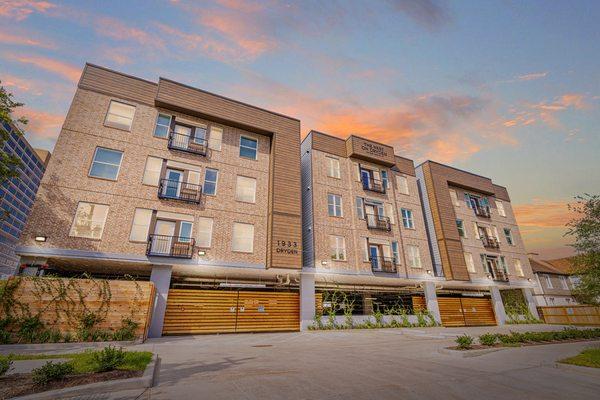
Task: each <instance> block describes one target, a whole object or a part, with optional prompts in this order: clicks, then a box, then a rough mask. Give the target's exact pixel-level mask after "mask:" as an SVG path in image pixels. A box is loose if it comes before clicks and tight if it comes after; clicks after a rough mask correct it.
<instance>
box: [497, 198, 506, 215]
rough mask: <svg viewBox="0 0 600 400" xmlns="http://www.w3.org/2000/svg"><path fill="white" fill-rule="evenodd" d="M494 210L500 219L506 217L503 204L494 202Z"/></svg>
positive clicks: (498, 201)
mask: <svg viewBox="0 0 600 400" xmlns="http://www.w3.org/2000/svg"><path fill="white" fill-rule="evenodd" d="M496 209H497V210H498V214H499V215H500V216H501V217H506V211H504V204H503V203H502V202H501V201H500V200H496Z"/></svg>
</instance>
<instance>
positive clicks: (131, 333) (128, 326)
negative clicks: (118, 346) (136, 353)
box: [113, 318, 140, 341]
mask: <svg viewBox="0 0 600 400" xmlns="http://www.w3.org/2000/svg"><path fill="white" fill-rule="evenodd" d="M139 325H140V324H139V323H137V322H135V321H132V320H131V319H129V318H125V319H123V320H122V321H121V327H120V328H119V329H117V330H116V331H115V332H114V333H113V340H119V341H120V340H133V339H135V331H136V330H137V328H138V326H139Z"/></svg>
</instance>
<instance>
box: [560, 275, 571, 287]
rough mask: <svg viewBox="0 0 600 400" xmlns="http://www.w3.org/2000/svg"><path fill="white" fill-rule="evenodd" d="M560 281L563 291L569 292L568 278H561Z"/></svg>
mask: <svg viewBox="0 0 600 400" xmlns="http://www.w3.org/2000/svg"><path fill="white" fill-rule="evenodd" d="M559 279H560V286H561V287H562V288H563V290H569V284H568V283H567V278H566V277H565V276H562V275H561V276H559Z"/></svg>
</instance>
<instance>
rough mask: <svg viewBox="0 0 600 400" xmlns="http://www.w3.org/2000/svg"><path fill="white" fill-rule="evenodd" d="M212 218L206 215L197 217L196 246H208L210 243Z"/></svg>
mask: <svg viewBox="0 0 600 400" xmlns="http://www.w3.org/2000/svg"><path fill="white" fill-rule="evenodd" d="M212 231H213V219H212V218H206V217H199V218H198V233H197V234H196V246H198V247H203V248H209V247H210V246H211V245H212Z"/></svg>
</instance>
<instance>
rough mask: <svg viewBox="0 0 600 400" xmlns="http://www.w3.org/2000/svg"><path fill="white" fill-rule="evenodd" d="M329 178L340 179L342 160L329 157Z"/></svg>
mask: <svg viewBox="0 0 600 400" xmlns="http://www.w3.org/2000/svg"><path fill="white" fill-rule="evenodd" d="M327 176H330V177H332V178H338V179H339V178H340V176H341V175H340V160H338V159H337V158H333V157H327Z"/></svg>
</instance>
